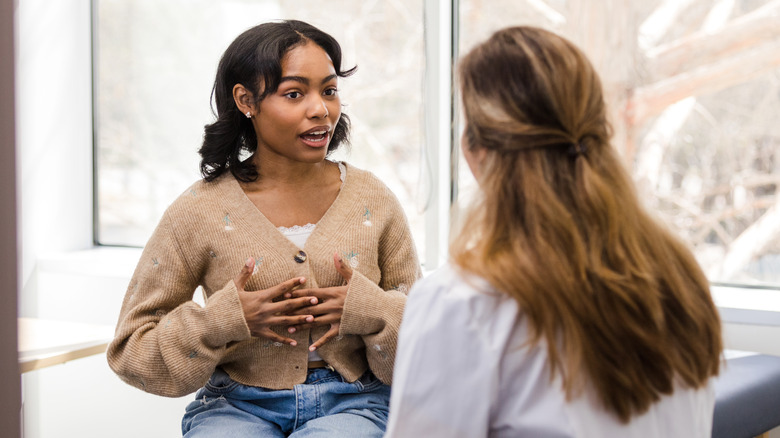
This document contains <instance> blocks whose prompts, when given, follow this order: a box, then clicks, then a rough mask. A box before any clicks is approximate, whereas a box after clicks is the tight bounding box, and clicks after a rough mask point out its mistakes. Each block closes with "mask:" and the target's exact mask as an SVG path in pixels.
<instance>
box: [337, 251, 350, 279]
mask: <svg viewBox="0 0 780 438" xmlns="http://www.w3.org/2000/svg"><path fill="white" fill-rule="evenodd" d="M333 264H334V265H336V271H337V272H338V273H339V274H341V276H342V277H344V280H346V281H347V283H349V281H350V280H352V267H351V266H349V265H348V264H346V263H344V260H342V259H341V256H340V255H339V253H337V252H335V253H333Z"/></svg>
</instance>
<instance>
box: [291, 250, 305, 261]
mask: <svg viewBox="0 0 780 438" xmlns="http://www.w3.org/2000/svg"><path fill="white" fill-rule="evenodd" d="M293 260H295V261H296V262H298V263H303V262H305V261H306V253H305V252H303V251H298V254H295V255H294V256H293Z"/></svg>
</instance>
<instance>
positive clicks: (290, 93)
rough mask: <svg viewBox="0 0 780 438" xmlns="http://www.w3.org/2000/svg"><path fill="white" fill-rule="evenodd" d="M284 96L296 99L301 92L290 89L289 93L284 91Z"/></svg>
mask: <svg viewBox="0 0 780 438" xmlns="http://www.w3.org/2000/svg"><path fill="white" fill-rule="evenodd" d="M285 96H287V97H289V98H290V99H297V98H299V97H301V93H300V92H298V91H290V92H289V93H285Z"/></svg>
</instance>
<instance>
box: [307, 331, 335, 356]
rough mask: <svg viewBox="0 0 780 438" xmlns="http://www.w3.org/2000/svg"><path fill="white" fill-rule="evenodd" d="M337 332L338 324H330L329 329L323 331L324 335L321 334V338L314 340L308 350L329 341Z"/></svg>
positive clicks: (312, 349)
mask: <svg viewBox="0 0 780 438" xmlns="http://www.w3.org/2000/svg"><path fill="white" fill-rule="evenodd" d="M338 334H339V327H338V325H331V326H330V330H328V331H327V332H325V334H324V335H322V337H321V338H319V339H317V340H316V341H314V343H313V344H311V345H310V346H309V351H314V350H316V349H318V348H320V347H321V346H322V345H323V344H325V343H326V342H328V341H330V340H331V339H333V338H335V337H336V336H337V335H338Z"/></svg>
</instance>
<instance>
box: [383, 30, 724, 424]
mask: <svg viewBox="0 0 780 438" xmlns="http://www.w3.org/2000/svg"><path fill="white" fill-rule="evenodd" d="M459 79H460V88H461V92H462V93H461V95H462V101H463V110H464V116H465V132H464V136H463V141H462V149H463V154H464V156H465V158H466V161H467V163H468V165H469V167H470V169H471V171H472V173H473V174H474V176H475V178H476V180H477V182H478V185H479V192H478V195H477V200H476V203H475V205H474V206H473V207H472V208H471V209H470V210H469V212H468V213H467V214H466V217H465V220H464V222H463V228H462V229H463V231H462V232H461V233H460V234H458V235H457V237H456V238H455V239H454V240H453V242H452V244H451V247H450V255H451V260H452V261H451V263H450V264H449V265H447V266H445V267H444V268H442V269H441V270H439V271H438V272H436V273H434V274H432V275H431V276H429V277H427V278H426V279H425V280H422V281H420V282H419V283H417V285H415V287H414V288H412V290H411V292H410V294H409V303H408V306H407V307H406V311H405V312H406V313H405V315H404V320H403V324H402V329H401V334H400V337H399V346H398V353H397V358H396V369H395V380H394V382H395V383H394V385H393V396H392V400H391V405H390V406H391V407H390V412H391V415H390V420H389V422H388V431H387V435H386V436H387V437H389V438H395V437H409V436H424V437H428V438H431V437H441V438H444V437H446V438H457V437H464V438H466V437H467V438H477V437H487V436H490V437H525V436H528V437H535V438H537V437H588V438H590V437H637V438H638V437H658V438H661V437H664V438H665V437H683V436H685V437H702V438H704V437H709V436H710V429H711V427H712V414H713V408H714V394H713V389H712V384H711V381H712V377H713V376H715V375H716V374H717V373H718V369H719V364H720V354H721V349H722V340H721V328H720V320H719V317H718V313H717V310H716V308H715V305H714V303H713V301H712V298H711V295H710V292H709V286H708V282H707V279H706V278H705V276H704V274H703V273H702V270H701V269H700V267H699V266H698V264H697V263H696V260H695V259H694V257H693V255H692V253H691V252H690V251H689V250H688V249H687V248H686V247H685V246H684V245H683V244H682V243H680V241H679V240H678V239H677V238H675V237H674V236H673V235H672V234H671V233H670V232H668V231H667V230H666V229H665V228H664V227H663V226H662V225H660V224H659V222H657V221H656V220H654V219H653V218H652V217H651V216H650V215H649V214H648V213H647V212H646V211H645V210H644V209H643V208H642V207H641V206H640V201H639V200H638V198H637V195H636V193H635V191H634V188H633V184H632V181H631V179H630V177H629V175H628V173H627V172H626V171H625V169H624V168H623V165H622V164H621V161H620V158H619V157H618V155H617V153H616V151H615V149H614V148H613V147H612V146H611V144H610V135H611V133H610V126H609V124H608V122H607V115H606V114H607V111H606V107H605V102H604V97H603V95H602V89H601V84H600V81H599V78H598V76H597V74H596V72H595V71H594V69H593V67H592V66H591V64H590V62H589V61H588V60H587V58H586V57H585V56H584V54H583V53H582V52H581V51H580V50H579V49H577V48H576V47H575V46H574V45H573V44H572V43H571V42H569V41H567V40H565V39H564V38H561V37H560V36H557V35H555V34H553V33H551V32H548V31H545V30H542V29H538V28H533V27H513V28H507V29H503V30H500V31H498V32H496V33H495V34H494V35H493V36H492V37H491V38H489V39H488V40H487V41H486V42H484V43H482V44H480V45H478V46H477V47H476V48H474V49H473V50H472V51H471V52H469V53H468V54H467V55H466V56H465V57H464V58H463V59H462V61H461V63H460V67H459ZM420 370H436V372H427V373H424V374H423V373H422V372H421V371H420Z"/></svg>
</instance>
